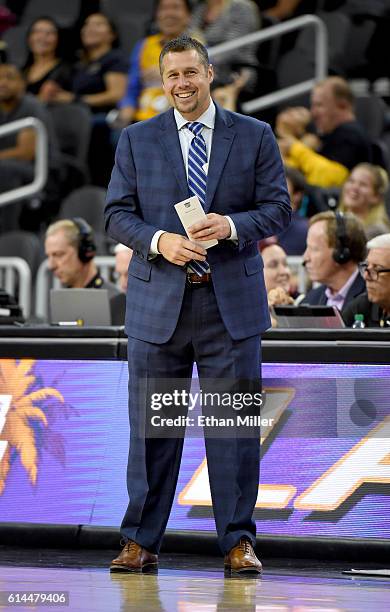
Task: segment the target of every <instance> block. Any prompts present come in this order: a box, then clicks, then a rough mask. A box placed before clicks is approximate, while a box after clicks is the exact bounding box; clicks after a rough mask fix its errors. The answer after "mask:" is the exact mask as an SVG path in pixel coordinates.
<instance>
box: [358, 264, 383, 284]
mask: <svg viewBox="0 0 390 612" xmlns="http://www.w3.org/2000/svg"><path fill="white" fill-rule="evenodd" d="M358 268H359V272H360V274H361V275H362V276H364V275H365V274H367V278H369V279H370V280H374V281H376V280H378V277H379V275H380V274H386V273H387V272H390V268H370V267H369V264H368V263H367V262H366V261H363V262H361V263H360V264H358Z"/></svg>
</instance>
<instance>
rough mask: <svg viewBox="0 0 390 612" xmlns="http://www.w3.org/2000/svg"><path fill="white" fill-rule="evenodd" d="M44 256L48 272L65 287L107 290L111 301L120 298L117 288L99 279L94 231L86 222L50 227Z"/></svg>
mask: <svg viewBox="0 0 390 612" xmlns="http://www.w3.org/2000/svg"><path fill="white" fill-rule="evenodd" d="M45 253H46V257H47V260H48V266H49V269H50V270H51V271H52V272H53V274H54V276H56V277H57V278H58V279H59V280H60V281H61V284H62V285H63V286H64V287H69V288H72V289H75V288H84V289H107V290H108V297H109V298H110V299H111V298H112V297H114V296H116V295H118V293H119V291H118V289H117V288H116V287H115V285H114V284H113V283H110V282H108V281H107V280H105V279H104V278H102V277H101V276H100V273H99V271H98V269H97V266H96V263H95V260H94V257H95V255H96V245H95V242H94V236H93V231H92V228H91V227H90V226H89V225H88V223H87V222H86V221H85V220H84V219H82V218H75V219H62V220H61V221H56V222H55V223H53V224H52V225H50V226H49V227H48V228H47V231H46V237H45Z"/></svg>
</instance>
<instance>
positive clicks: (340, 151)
mask: <svg viewBox="0 0 390 612" xmlns="http://www.w3.org/2000/svg"><path fill="white" fill-rule="evenodd" d="M311 118H312V120H313V122H314V124H315V127H316V129H317V133H318V136H319V141H318V150H317V151H315V150H313V148H312V147H310V146H308V144H305V143H304V141H303V140H302V139H301V138H300V136H299V133H300V132H303V133H306V125H307V119H302V121H303V125H300V126H299V129H298V132H297V126H296V117H295V116H293V115H291V113H290V114H289V113H288V112H285V113H284V117H283V121H279V122H278V126H277V133H278V136H279V137H280V140H279V146H280V148H281V151H282V154H283V156H284V159H285V163H286V165H289V166H292V167H295V168H298V169H299V170H300V171H301V172H302V173H303V174H304V176H305V178H306V180H307V182H308V183H310V184H311V185H318V186H320V187H331V186H338V185H342V183H344V181H345V180H346V179H347V177H348V175H349V172H350V170H352V168H354V166H356V165H357V164H358V163H361V162H369V161H370V158H371V143H370V141H369V139H368V138H367V136H366V135H365V133H364V131H363V129H362V127H361V126H360V125H359V123H358V122H357V121H356V117H355V113H354V108H353V94H352V91H351V88H350V87H349V85H348V83H347V82H346V81H345V80H344V79H343V78H341V77H336V76H332V77H328V78H326V79H324V80H323V81H320V82H319V83H317V84H316V85H315V86H314V89H313V92H312V96H311ZM305 122H306V124H305Z"/></svg>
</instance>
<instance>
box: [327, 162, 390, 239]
mask: <svg viewBox="0 0 390 612" xmlns="http://www.w3.org/2000/svg"><path fill="white" fill-rule="evenodd" d="M388 187H389V177H388V175H387V172H386V170H384V169H383V168H381V167H380V166H373V165H372V164H358V165H357V166H355V168H354V169H353V170H352V172H351V174H350V175H349V177H348V179H347V180H346V182H345V183H344V186H343V189H342V192H341V199H340V207H339V208H340V210H341V211H348V212H351V213H353V214H354V215H356V217H358V218H359V219H360V220H361V222H362V223H363V225H364V230H365V232H366V236H367V239H368V240H370V239H371V238H374V237H375V236H378V235H379V234H386V233H387V232H389V230H390V220H389V217H388V215H387V212H386V207H385V202H384V196H385V194H386V192H387V190H388Z"/></svg>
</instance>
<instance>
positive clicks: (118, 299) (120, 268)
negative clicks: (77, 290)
mask: <svg viewBox="0 0 390 612" xmlns="http://www.w3.org/2000/svg"><path fill="white" fill-rule="evenodd" d="M114 252H115V272H116V274H117V277H118V282H119V286H120V289H121V292H120V293H119V295H116V296H114V297H113V298H112V299H111V318H112V324H113V325H124V324H125V314H126V291H127V280H128V269H129V263H130V261H131V258H132V256H133V249H130V248H129V247H127V246H125V245H124V244H117V245H116V247H115V251H114Z"/></svg>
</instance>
